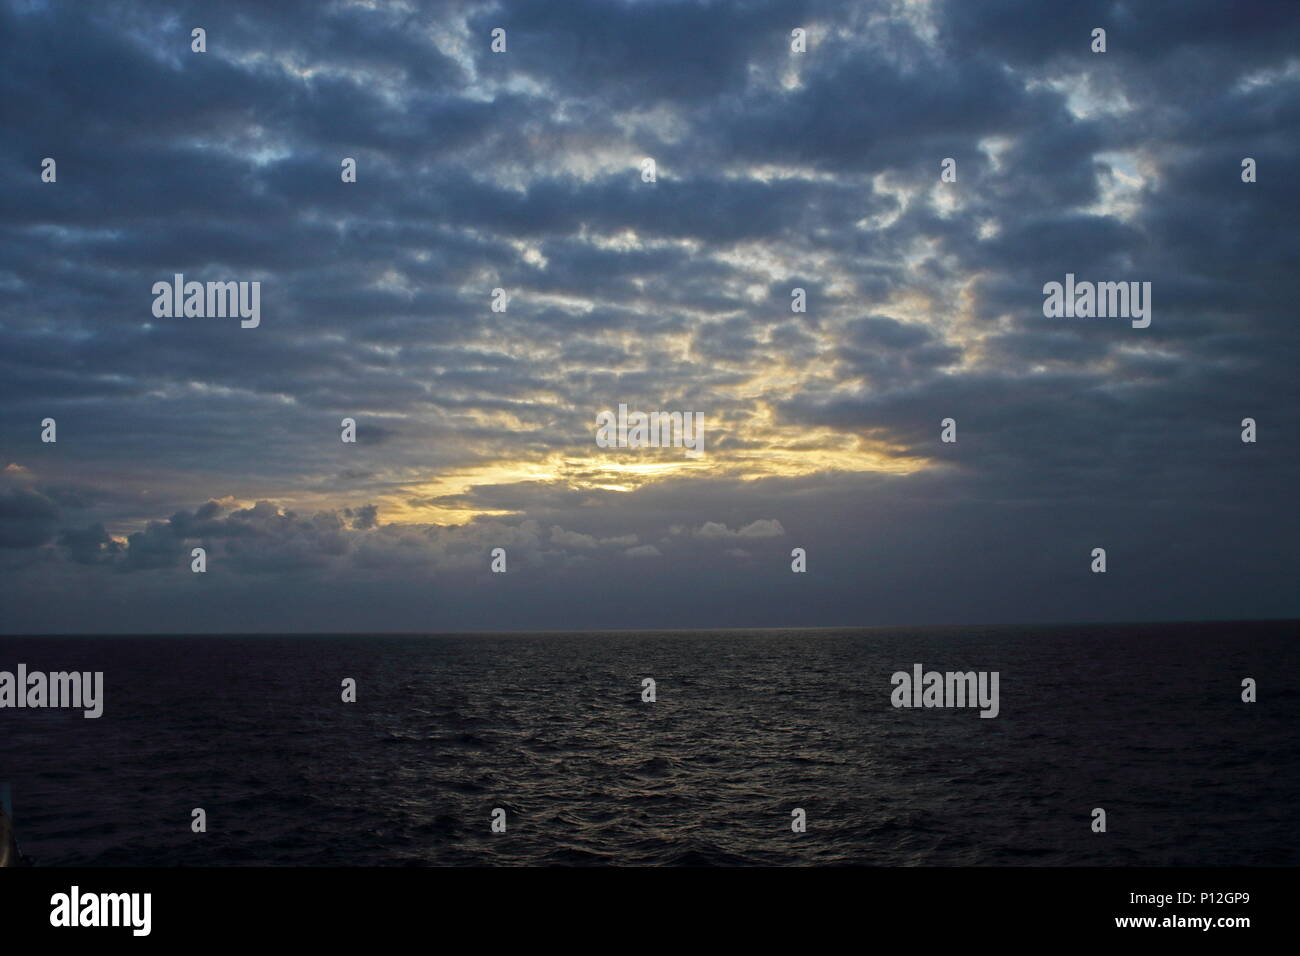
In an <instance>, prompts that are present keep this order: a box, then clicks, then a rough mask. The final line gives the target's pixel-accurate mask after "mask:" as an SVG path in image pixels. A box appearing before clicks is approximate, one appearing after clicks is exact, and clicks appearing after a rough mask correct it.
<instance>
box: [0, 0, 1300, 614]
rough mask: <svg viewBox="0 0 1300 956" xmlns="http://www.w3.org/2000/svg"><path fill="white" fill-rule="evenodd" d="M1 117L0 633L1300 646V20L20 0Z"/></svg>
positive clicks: (11, 21)
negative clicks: (805, 629) (1105, 302)
mask: <svg viewBox="0 0 1300 956" xmlns="http://www.w3.org/2000/svg"><path fill="white" fill-rule="evenodd" d="M196 27H201V28H203V30H205V31H206V51H205V52H201V53H200V52H194V51H193V50H192V42H193V41H192V34H191V31H192V30H193V29H194V28H196ZM1097 27H1101V28H1103V29H1105V31H1106V50H1105V52H1104V53H1096V52H1093V50H1092V45H1093V30H1094V28H1097ZM497 28H500V29H503V30H504V31H505V45H506V49H505V52H501V53H496V52H493V51H492V49H491V43H492V31H493V30H494V29H497ZM795 29H801V30H804V31H805V34H804V36H805V37H806V50H805V52H794V51H793V50H792V49H791V47H792V31H793V30H795ZM0 77H2V78H3V89H4V96H3V98H0V129H2V130H3V131H4V133H3V136H0V468H2V469H3V471H0V633H79V632H88V633H105V634H109V633H146V632H165V633H185V632H195V633H203V632H224V631H251V632H272V631H368V630H374V631H439V630H457V631H466V630H468V631H474V630H499V629H539V630H545V629H610V628H677V627H744V626H799V625H809V626H814V625H818V626H837V625H845V626H847V625H887V624H904V625H909V624H916V625H947V624H1006V623H1034V622H1065V621H1116V620H1157V619H1165V620H1197V619H1221V620H1235V619H1247V618H1277V617H1300V600H1298V599H1297V594H1298V592H1297V587H1296V578H1297V570H1298V569H1300V568H1298V563H1297V558H1296V549H1295V545H1296V541H1297V532H1298V531H1300V523H1298V522H1297V510H1296V505H1295V495H1296V488H1297V486H1298V485H1300V482H1298V480H1297V479H1298V478H1300V457H1298V455H1297V440H1298V439H1300V434H1298V426H1300V417H1298V416H1297V367H1298V366H1300V341H1298V338H1297V313H1296V308H1297V298H1298V297H1297V292H1298V291H1300V235H1298V234H1297V229H1296V213H1297V210H1298V209H1300V202H1298V201H1297V189H1298V188H1300V161H1298V160H1297V155H1296V145H1297V131H1298V130H1300V4H1296V3H1286V2H1278V3H1272V2H1256V3H1234V4H1223V3H1218V2H1204V0H1176V2H1175V0H1169V2H1162V0H1143V2H1141V3H1138V2H1128V3H1120V2H1105V3H1098V2H1071V3H1069V4H1045V5H1041V6H1038V7H1026V6H1025V5H1023V4H1019V3H1011V2H1004V0H952V2H943V0H888V2H879V3H870V2H818V0H773V2H752V3H744V2H731V3H692V2H595V0H564V2H556V3H537V2H527V0H519V2H511V0H507V2H497V3H487V4H464V3H420V4H417V3H363V2H329V3H314V2H302V3H296V2H277V3H274V4H268V3H262V2H221V3H186V2H180V3H146V2H103V3H96V4H85V3H38V2H28V0H0ZM47 157H49V158H53V159H54V160H55V161H56V173H55V177H56V178H55V181H53V182H45V181H43V180H42V161H43V160H44V159H45V158H47ZM347 157H350V158H353V159H355V161H356V168H357V174H356V182H354V183H345V182H343V181H342V175H341V164H342V161H343V160H344V158H347ZM1246 157H1249V158H1252V159H1254V160H1255V163H1256V177H1257V178H1256V181H1255V182H1250V183H1247V182H1243V178H1242V160H1243V159H1244V158H1246ZM646 158H652V159H653V160H654V161H655V170H656V175H655V181H653V182H647V181H645V178H644V176H643V161H644V160H645V159H646ZM945 159H953V160H955V165H954V168H955V171H956V181H950V182H945V181H942V180H941V172H942V169H941V164H942V163H943V161H944V160H945ZM177 273H181V274H183V275H184V276H185V278H186V280H197V281H209V280H212V281H217V280H220V281H227V280H229V281H247V282H252V281H257V282H260V290H261V292H260V294H261V312H260V323H259V324H258V326H257V327H256V328H242V327H241V324H240V322H239V320H238V319H231V318H222V317H215V316H208V317H199V316H190V317H158V316H156V315H155V314H154V310H153V304H154V298H155V297H154V294H153V292H152V288H153V285H154V283H156V282H159V281H166V282H170V281H171V280H172V277H173V275H175V274H177ZM1067 273H1068V274H1074V275H1075V276H1076V277H1077V278H1078V280H1080V281H1083V280H1090V281H1123V282H1130V281H1133V282H1149V283H1151V286H1150V288H1151V293H1150V301H1151V324H1150V326H1149V327H1147V328H1135V327H1133V326H1132V324H1131V323H1130V322H1129V321H1128V320H1127V319H1124V318H1048V317H1046V316H1045V315H1044V310H1043V304H1044V290H1043V287H1044V284H1045V283H1048V282H1052V281H1056V282H1063V281H1064V279H1065V276H1066V275H1067ZM796 288H798V289H803V290H804V293H805V300H806V311H804V312H794V311H792V308H791V303H792V290H794V289H796ZM494 289H502V290H504V291H505V293H506V296H507V299H506V302H507V305H506V310H505V311H493V309H492V301H493V290H494ZM620 404H626V405H627V406H628V407H629V409H631V410H633V411H636V410H641V411H644V412H651V411H669V412H671V411H681V412H687V411H691V412H699V413H702V414H703V416H704V418H703V420H704V428H705V433H704V440H705V446H704V454H702V455H700V456H698V457H691V456H687V455H686V454H684V451H683V449H682V448H620V447H614V448H606V447H600V446H599V445H598V444H597V441H596V422H597V415H598V414H599V413H601V412H602V411H606V410H616V409H617V407H618V405H620ZM1247 417H1249V418H1253V419H1254V420H1255V421H1256V423H1257V424H1256V427H1257V440H1256V441H1255V442H1253V443H1247V442H1243V441H1242V437H1241V435H1242V420H1243V419H1244V418H1247ZM46 418H53V419H54V420H55V422H56V438H57V440H56V441H54V442H46V441H42V431H43V427H42V421H43V420H44V419H46ZM344 418H352V419H353V420H354V421H355V422H356V438H357V440H356V442H355V443H345V442H343V441H341V440H340V434H341V421H342V419H344ZM946 418H951V419H953V420H954V422H955V427H956V439H957V440H956V441H955V442H944V441H942V440H941V422H942V421H943V420H944V419H946ZM195 547H202V548H204V549H205V552H206V556H207V570H206V571H205V572H204V573H195V572H193V571H192V570H191V553H192V549H193V548H195ZM495 548H502V549H504V551H505V553H506V569H507V570H506V572H505V573H494V572H492V570H491V568H490V564H491V560H492V559H491V552H492V551H493V549H495ZM796 548H802V549H803V550H804V553H805V554H806V567H807V570H806V571H805V572H803V573H796V572H794V571H793V570H792V561H793V559H792V556H791V555H792V551H793V550H794V549H796ZM1095 548H1104V549H1105V552H1106V564H1107V567H1106V572H1105V573H1104V574H1103V573H1094V572H1093V571H1092V565H1093V560H1094V559H1093V556H1092V552H1093V549H1095Z"/></svg>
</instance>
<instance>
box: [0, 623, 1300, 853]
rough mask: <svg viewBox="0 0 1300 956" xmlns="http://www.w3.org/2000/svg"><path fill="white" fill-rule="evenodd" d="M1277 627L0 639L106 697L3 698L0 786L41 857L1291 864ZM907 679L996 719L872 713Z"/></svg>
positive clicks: (1289, 647)
mask: <svg viewBox="0 0 1300 956" xmlns="http://www.w3.org/2000/svg"><path fill="white" fill-rule="evenodd" d="M1298 630H1300V625H1297V623H1295V622H1290V623H1249V624H1178V625H1167V624H1166V625H1124V626H1098V627H1052V628H1041V627H1040V628H1013V629H987V628H985V629H981V628H962V629H938V628H924V629H916V628H882V629H852V630H849V629H846V630H812V631H808V630H781V631H726V632H659V633H652V632H640V633H631V632H621V633H588V634H534V635H464V636H445V635H444V636H400V637H394V636H375V637H365V636H306V637H304V636H293V637H277V636H265V637H244V636H240V637H234V636H232V637H150V638H119V637H107V638H106V637H84V638H80V637H79V638H71V637H69V638H49V637H37V638H14V637H0V670H10V671H12V670H14V668H15V666H16V665H17V663H19V662H22V663H25V664H27V665H28V668H29V669H31V670H45V671H52V670H68V669H75V670H92V671H93V670H102V671H104V672H105V685H106V686H105V698H106V704H105V713H104V716H103V717H102V718H100V719H98V720H86V719H83V718H82V716H81V714H80V712H69V711H53V710H44V711H41V710H8V709H6V710H0V782H8V783H10V784H11V789H12V794H13V804H14V811H15V822H16V826H17V832H18V836H19V840H20V842H21V843H22V845H23V848H24V850H25V851H26V852H27V854H28V855H29V856H31V857H32V858H34V860H35V862H36V863H37V865H55V866H57V865H67V864H85V865H110V866H116V865H232V864H233V865H239V864H294V865H371V864H396V865H404V864H405V865H424V864H432V865H455V864H477V865H495V864H586V863H597V864H599V863H620V864H762V865H792V864H793V865H799V864H871V865H913V864H928V865H944V866H946V865H967V864H983V865H1023V864H1029V865H1039V866H1042V865H1121V866H1123V865H1218V864H1225V865H1226V864H1233V865H1262V864H1297V863H1300V837H1298V836H1297V828H1296V823H1297V806H1298V801H1297V798H1298V797H1300V734H1298V731H1300V662H1298V660H1297V653H1296V646H1297V645H1296V635H1297V633H1298ZM914 663H921V664H923V665H925V668H926V669H927V670H929V669H931V668H933V669H936V670H941V671H946V670H962V671H966V670H997V671H999V672H1000V674H1001V678H1000V688H999V689H1000V698H1001V700H1000V703H1001V714H1000V715H999V716H998V717H997V718H995V719H980V718H979V717H978V712H977V711H976V710H955V709H954V710H944V709H919V710H918V709H895V708H893V707H892V706H891V705H890V691H891V690H892V687H891V685H890V680H889V679H890V675H891V674H892V673H893V672H894V671H897V670H910V669H911V666H912V664H914ZM1247 676H1249V677H1254V678H1255V679H1256V680H1257V681H1258V684H1259V702H1258V703H1255V704H1244V703H1242V702H1241V700H1240V684H1241V679H1242V678H1243V677H1247ZM344 677H353V678H355V679H356V680H357V682H358V687H359V690H358V700H357V702H356V703H355V704H345V703H342V702H341V701H340V681H341V680H342V679H343V678H344ZM644 677H652V678H654V679H655V681H656V682H657V695H658V700H657V702H655V703H653V704H647V703H642V701H641V680H642V678H644ZM194 807H203V808H204V809H206V811H207V815H208V832H207V833H205V834H195V833H192V832H191V831H190V811H191V809H192V808H194ZM495 807H502V808H505V810H506V811H507V821H508V830H507V832H506V833H503V834H502V833H492V832H491V829H490V826H489V822H490V815H491V813H492V810H493V808H495ZM795 807H802V808H804V809H805V810H806V811H807V817H808V830H807V832H806V833H802V834H795V833H792V832H791V829H790V819H791V818H790V812H791V810H792V809H793V808H795ZM1093 807H1102V808H1104V809H1105V810H1106V811H1107V814H1108V821H1107V822H1108V832H1107V833H1105V834H1096V833H1093V832H1091V830H1090V821H1091V817H1090V813H1091V810H1092V808H1093Z"/></svg>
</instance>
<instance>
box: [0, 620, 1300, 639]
mask: <svg viewBox="0 0 1300 956" xmlns="http://www.w3.org/2000/svg"><path fill="white" fill-rule="evenodd" d="M1286 623H1295V624H1300V617H1277V618H1271V617H1269V618H1202V619H1200V620H1186V619H1184V620H1165V619H1158V620H1126V621H1023V622H1018V623H980V624H787V625H779V624H777V625H773V624H765V625H727V626H722V627H603V628H602V627H586V628H554V627H550V628H531V629H522V630H521V629H509V630H507V629H501V630H486V631H454V630H453V631H445V630H444V631H283V630H275V631H185V632H181V631H102V632H85V631H81V632H76V631H60V632H35V633H24V634H0V640H2V639H4V638H31V637H41V638H59V637H105V638H113V637H464V636H474V635H534V634H611V633H613V634H678V633H683V634H689V633H699V632H726V631H870V630H891V629H901V628H909V629H915V630H938V629H941V628H947V629H952V630H969V629H974V628H992V627H1001V628H1045V627H1125V626H1133V625H1140V624H1147V625H1151V624H1171V625H1172V624H1286Z"/></svg>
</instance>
